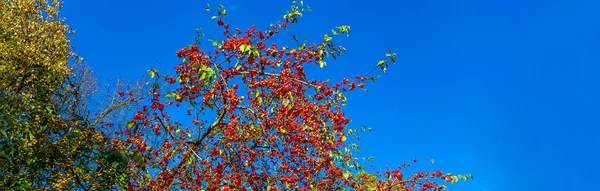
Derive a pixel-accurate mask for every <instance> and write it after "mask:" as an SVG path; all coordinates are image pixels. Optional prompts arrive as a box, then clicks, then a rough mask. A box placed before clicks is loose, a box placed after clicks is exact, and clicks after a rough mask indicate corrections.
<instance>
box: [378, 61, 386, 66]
mask: <svg viewBox="0 0 600 191" xmlns="http://www.w3.org/2000/svg"><path fill="white" fill-rule="evenodd" d="M383 64H385V60H380V61H379V62H378V63H377V66H383Z"/></svg>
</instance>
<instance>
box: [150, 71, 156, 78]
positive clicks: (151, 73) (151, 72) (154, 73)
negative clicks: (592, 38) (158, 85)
mask: <svg viewBox="0 0 600 191" xmlns="http://www.w3.org/2000/svg"><path fill="white" fill-rule="evenodd" d="M155 75H156V72H155V70H154V69H150V78H154V76H155Z"/></svg>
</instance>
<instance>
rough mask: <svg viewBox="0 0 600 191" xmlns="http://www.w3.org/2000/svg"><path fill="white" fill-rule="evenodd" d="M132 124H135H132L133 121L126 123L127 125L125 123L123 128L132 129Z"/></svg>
mask: <svg viewBox="0 0 600 191" xmlns="http://www.w3.org/2000/svg"><path fill="white" fill-rule="evenodd" d="M134 124H135V122H133V121H128V122H127V123H125V126H126V127H127V128H131V127H133V125H134Z"/></svg>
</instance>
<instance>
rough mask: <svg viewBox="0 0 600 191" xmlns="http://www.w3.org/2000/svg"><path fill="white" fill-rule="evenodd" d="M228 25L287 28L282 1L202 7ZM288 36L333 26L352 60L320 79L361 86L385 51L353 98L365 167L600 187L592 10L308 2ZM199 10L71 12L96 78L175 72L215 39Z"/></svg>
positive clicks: (593, 6) (598, 46)
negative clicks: (198, 45) (186, 56)
mask: <svg viewBox="0 0 600 191" xmlns="http://www.w3.org/2000/svg"><path fill="white" fill-rule="evenodd" d="M209 2H210V3H211V4H214V5H216V4H219V3H222V4H223V5H225V6H226V7H228V18H227V21H228V22H230V23H231V24H232V26H233V27H240V28H245V27H248V26H250V25H251V24H257V25H258V26H259V28H262V27H264V26H268V24H269V23H271V22H274V21H276V20H277V19H279V18H281V15H282V13H283V12H284V11H285V10H286V9H287V8H288V7H289V1H286V0H277V1H275V0H272V1H259V0H256V1H249V0H223V1H215V0H211V1H209ZM304 2H305V4H308V5H310V6H311V7H312V8H313V10H314V12H312V13H308V14H306V15H305V17H304V18H303V19H302V20H301V25H298V26H296V27H295V28H294V30H295V31H296V32H297V33H299V34H304V35H307V36H308V37H309V40H311V39H312V40H320V39H321V38H322V35H323V34H324V33H327V32H329V31H330V29H331V28H332V27H333V26H336V25H341V24H346V25H350V26H351V27H352V34H351V36H350V38H347V39H344V38H337V43H342V44H343V45H345V46H346V48H347V49H348V52H347V54H346V55H345V56H343V57H342V58H341V59H339V60H336V61H331V62H329V64H328V67H327V68H326V69H325V70H317V69H314V70H311V72H315V73H316V74H315V76H316V77H319V78H323V79H325V78H330V79H332V80H339V79H341V78H342V77H345V76H349V77H352V76H354V75H356V74H364V73H365V72H366V71H368V70H369V69H370V68H371V67H372V66H373V65H374V64H376V62H377V60H379V59H381V58H382V56H383V54H384V53H385V51H386V50H387V49H388V47H390V48H392V50H394V51H395V52H396V53H398V55H399V59H398V60H399V64H397V65H394V66H392V67H390V68H389V70H388V74H387V75H384V76H383V77H382V78H381V79H380V80H379V81H378V82H377V83H375V84H369V85H368V87H369V89H370V93H368V94H365V93H361V92H355V93H354V94H351V96H349V103H348V107H346V111H347V114H348V116H350V117H351V119H352V123H351V124H352V125H354V126H363V125H368V126H371V127H373V129H374V131H373V132H371V133H368V134H365V135H364V136H363V139H362V140H361V141H360V144H361V145H362V147H361V149H362V151H361V152H360V155H363V156H374V157H375V158H376V161H375V164H376V165H378V167H382V166H384V165H385V164H388V165H390V166H397V165H399V164H401V163H402V162H404V161H407V160H410V159H412V158H413V157H418V158H426V157H430V158H434V159H435V160H436V161H437V162H436V164H435V165H434V166H433V167H431V166H430V165H422V166H419V167H421V168H423V169H424V168H426V167H427V168H429V167H431V168H442V169H443V170H447V171H452V172H457V173H459V172H467V173H472V174H473V175H474V176H475V180H473V181H471V182H468V183H463V182H461V183H460V184H457V185H455V186H453V187H451V188H453V190H467V191H482V190H487V191H504V190H506V191H516V190H525V191H527V190H557V191H559V190H561V191H562V190H595V188H597V184H598V183H600V175H599V174H598V171H599V170H600V139H599V136H600V130H599V127H600V122H599V120H598V119H600V118H599V114H600V77H598V74H599V72H600V65H599V64H600V54H599V53H600V12H599V11H598V8H599V7H600V2H598V1H592V0H590V1H576V0H562V1H559V0H529V1H518V0H480V1H474V0H472V1H468V0H462V1H441V0H438V1H434V0H421V1H415V0H393V1H391V0H390V1H384V0H370V1H348V0H345V1H343V0H327V1H325V0H305V1H304ZM205 3H206V1H204V0H193V1H191V0H188V1H155V0H144V1H140V0H135V1H133V0H132V1H117V0H105V1H74V0H65V9H64V10H63V16H65V17H67V22H68V23H69V24H70V25H71V26H72V27H73V28H74V29H76V30H77V34H76V35H74V36H73V37H72V38H73V40H74V43H75V46H76V47H75V50H76V51H77V53H79V54H80V55H82V56H84V57H85V59H86V60H87V63H88V64H90V65H91V66H92V68H93V69H94V70H95V71H96V73H97V74H99V77H100V82H104V81H105V80H107V79H108V78H109V77H112V78H114V77H121V76H126V77H127V78H129V79H135V78H137V77H140V76H141V75H142V74H143V73H144V72H146V71H147V70H148V69H149V68H152V67H159V66H158V64H157V63H156V61H155V60H159V61H160V62H162V63H163V66H162V67H163V69H165V70H172V66H173V65H174V64H176V63H179V62H180V60H179V59H178V58H177V57H176V55H175V52H176V51H177V50H178V49H179V48H181V47H182V46H184V45H185V44H187V43H192V42H193V40H194V37H195V28H196V27H199V26H201V27H203V28H204V31H205V33H206V34H207V35H208V37H220V36H219V35H218V34H219V33H220V32H221V31H220V30H215V28H214V26H215V25H214V22H215V21H214V20H210V18H209V17H210V16H209V15H207V14H206V13H205V12H204V11H203V8H204V7H205Z"/></svg>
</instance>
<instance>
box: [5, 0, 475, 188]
mask: <svg viewBox="0 0 600 191" xmlns="http://www.w3.org/2000/svg"><path fill="white" fill-rule="evenodd" d="M31 2H38V1H31ZM41 2H45V1H41ZM5 4H6V7H4V6H3V7H2V8H3V9H7V10H8V9H11V8H10V7H9V5H11V4H10V3H4V4H2V5H5ZM47 5H51V4H47ZM30 6H33V4H31V5H30ZM206 10H207V11H208V12H211V13H213V12H215V13H216V15H215V16H213V17H212V20H213V21H214V23H215V27H216V28H217V29H218V30H220V31H222V34H223V36H222V38H221V40H212V41H211V44H209V45H206V44H202V43H201V42H202V40H200V38H203V36H204V34H203V33H202V32H201V31H198V36H197V38H196V43H195V44H192V45H188V46H185V47H184V48H182V49H181V50H179V51H177V52H176V53H175V55H174V56H177V57H179V58H181V59H182V62H181V63H179V64H176V65H174V66H173V67H172V68H173V69H172V70H169V71H162V69H161V71H159V70H157V69H150V70H149V71H148V74H149V75H148V76H147V77H146V78H144V79H143V80H144V82H145V86H136V87H138V88H131V89H115V90H113V91H109V92H110V93H111V94H114V97H112V98H111V99H110V101H111V103H112V104H108V105H107V106H106V107H105V108H104V109H103V110H102V109H101V110H99V112H97V115H83V114H82V113H85V112H87V110H86V109H85V107H83V106H84V105H85V102H83V101H81V100H76V99H78V94H77V92H78V91H71V90H80V91H79V92H81V90H86V88H89V87H91V86H89V85H86V84H85V83H83V82H87V81H89V80H90V79H91V78H75V77H73V76H74V75H72V73H71V72H72V71H71V70H65V69H64V67H65V66H67V65H66V63H67V59H68V58H69V57H70V56H69V55H68V53H70V49H69V47H68V46H67V45H63V44H62V41H58V42H61V44H57V45H56V46H57V48H65V49H64V50H62V51H61V52H64V53H65V56H64V58H63V57H60V60H57V61H56V63H58V64H57V65H52V63H54V62H48V63H44V64H50V65H51V66H54V67H56V68H57V69H56V70H57V71H56V72H57V73H44V74H47V75H49V76H52V77H60V80H59V81H58V82H60V83H58V82H57V83H56V84H54V86H52V89H49V90H48V92H51V94H50V95H51V96H50V97H48V98H46V99H45V100H37V102H35V103H36V104H40V105H43V104H42V103H43V102H44V101H46V102H48V103H51V104H49V105H43V106H44V108H42V109H41V110H40V111H46V110H47V111H48V113H45V114H44V115H41V117H46V118H48V119H53V122H54V123H56V124H53V125H48V124H47V122H44V123H43V124H40V122H39V120H40V119H39V115H35V116H27V117H28V118H27V119H25V120H20V121H17V125H15V124H12V123H8V122H7V121H10V120H13V119H14V118H10V116H7V115H4V114H3V115H0V119H2V120H3V122H4V123H3V124H1V125H2V126H1V127H2V129H0V130H2V132H3V134H7V133H8V134H7V135H4V136H3V137H2V138H0V144H1V145H3V146H5V145H7V147H6V148H11V149H13V150H15V149H21V150H23V149H24V150H25V151H26V152H25V153H24V154H23V153H19V152H17V154H15V151H12V150H10V151H12V153H10V154H11V156H6V157H2V156H0V157H1V158H0V159H2V160H6V161H10V162H14V164H11V165H8V166H0V175H3V177H5V178H8V179H6V180H2V181H0V186H4V187H14V186H16V185H18V186H21V187H22V188H26V189H36V188H38V189H39V188H45V187H46V186H47V185H46V184H50V185H49V186H48V187H49V188H53V189H74V190H104V189H105V190H110V189H121V190H444V189H446V186H445V185H444V183H455V182H456V181H458V180H459V179H464V180H466V179H470V178H472V176H471V175H469V174H467V175H453V174H451V173H444V172H442V171H441V170H437V169H436V170H431V171H421V172H417V173H405V171H404V169H405V168H407V167H410V166H411V165H412V164H414V163H416V162H418V161H417V159H413V160H412V161H410V162H407V163H404V164H402V165H401V166H399V167H397V168H394V169H386V170H384V171H377V170H374V169H368V168H366V165H368V164H366V162H365V161H363V160H362V159H359V158H357V157H355V156H354V154H353V153H354V152H355V151H356V150H357V149H358V145H357V144H356V141H355V140H356V139H357V138H358V136H359V134H360V133H361V132H364V131H369V129H367V128H363V129H360V128H359V129H355V128H350V127H349V126H348V124H349V122H350V119H349V118H348V117H347V116H346V115H345V114H344V112H343V107H344V106H345V103H346V96H345V95H346V94H347V93H350V92H352V91H355V90H361V89H364V88H365V86H367V84H368V83H370V82H375V80H376V79H377V78H378V77H379V75H380V74H381V73H385V72H386V68H387V67H388V66H389V64H391V63H395V62H396V54H395V53H393V52H387V53H382V60H379V59H376V60H374V64H373V70H371V71H358V72H361V73H364V72H366V73H367V74H366V75H351V76H352V77H348V78H343V79H337V80H335V79H334V80H332V81H329V80H322V79H311V78H309V77H308V76H307V71H315V70H317V69H321V70H326V66H327V63H328V62H332V61H333V60H334V59H335V58H337V57H339V56H342V54H343V53H344V52H345V51H346V49H345V48H344V47H343V46H339V45H336V44H334V41H333V40H334V37H335V38H337V37H340V36H349V35H350V31H351V30H350V26H347V25H341V26H336V27H334V28H333V30H331V33H329V34H325V35H324V36H323V40H322V41H319V42H307V41H298V40H297V38H296V34H293V35H292V38H293V39H294V40H295V42H296V43H293V44H292V45H282V44H278V43H277V42H275V40H273V37H275V36H277V35H281V34H285V33H288V32H289V33H291V32H292V31H291V27H293V26H294V24H295V23H297V22H298V21H299V20H300V19H301V17H302V15H303V14H304V13H305V11H310V7H308V6H304V4H303V2H302V1H292V6H291V9H290V10H289V11H288V12H287V13H285V14H284V16H283V19H282V20H280V21H277V22H276V23H274V24H271V25H269V26H252V27H250V28H248V29H239V28H235V27H234V26H230V24H228V23H227V18H226V15H227V12H226V9H225V7H223V6H218V7H217V8H216V9H211V7H210V5H208V7H207V8H206ZM15 14H16V13H15ZM36 14H41V13H38V12H36ZM56 22H57V23H60V22H59V20H57V21H56ZM59 29H60V30H61V31H60V32H61V33H60V34H61V35H64V34H66V32H67V31H66V29H67V26H64V27H59ZM63 30H64V31H63ZM10 35H13V34H12V33H11V34H7V35H5V36H10ZM60 37H63V36H60ZM60 39H61V40H65V41H64V43H67V44H68V43H69V42H68V41H67V40H66V37H63V38H60ZM0 42H4V41H0ZM63 46H65V47H63ZM11 51H12V49H11ZM9 54H13V53H7V55H9ZM23 54H24V53H23ZM38 54H40V55H45V53H38ZM60 55H62V54H60ZM3 56H4V55H3ZM49 56H54V55H52V54H51V55H49ZM5 57H7V56H5ZM5 57H2V58H5ZM11 58H12V57H11ZM9 60H10V59H9ZM50 60H52V59H50ZM2 61H3V63H2V66H3V67H0V69H6V70H9V69H7V68H6V67H4V66H10V67H16V68H18V67H17V66H16V65H14V64H12V61H13V60H10V62H6V63H8V64H5V60H2ZM59 61H60V62H59ZM11 64H12V65H11ZM32 67H33V66H32ZM59 69H60V70H59ZM10 70H12V69H10ZM15 71H17V74H15V75H16V76H23V75H24V74H21V73H18V72H20V70H17V69H15ZM23 71H27V68H25V69H23ZM84 71H87V70H84ZM52 72H55V71H52ZM84 73H85V72H84ZM69 76H71V77H69ZM42 77H43V76H42ZM44 79H46V78H44ZM48 81H50V78H48ZM42 82H45V81H42ZM77 82H81V83H77ZM0 83H3V84H4V83H6V84H9V83H12V82H10V81H8V80H5V79H2V81H0ZM32 83H33V82H32ZM140 88H142V89H140ZM14 91H18V90H14ZM32 94H35V93H32ZM33 97H35V96H33ZM17 98H19V99H20V98H21V97H17ZM17 98H11V99H17ZM59 98H63V99H64V100H66V101H65V102H66V103H70V104H68V105H67V107H65V108H63V107H60V104H58V103H62V102H60V100H61V99H59ZM2 99H3V100H1V101H3V102H6V101H5V100H6V99H5V98H2ZM57 100H58V101H57ZM136 102H143V104H141V105H139V107H135V109H134V110H123V109H124V108H125V107H126V106H130V105H131V104H133V103H136ZM4 105H7V104H4ZM3 108H4V107H0V109H3ZM6 108H8V106H6ZM61 108H63V109H61ZM128 108H131V107H128ZM71 109H78V110H77V112H69V111H72V110H71ZM119 109H121V110H119ZM11 111H13V110H11ZM36 111H37V110H36ZM126 111H131V113H130V114H131V115H129V116H128V115H124V113H123V112H126ZM13 112H22V113H26V112H28V111H16V110H14V111H13ZM117 112H120V113H118V114H116V113H117ZM67 114H68V115H67ZM110 114H113V115H110ZM15 115H16V114H15ZM109 115H110V116H111V117H107V116H109ZM65 116H67V117H65ZM46 118H44V120H46ZM10 122H13V121H10ZM30 124H35V125H33V126H31V125H30ZM47 126H49V127H51V128H53V129H55V130H45V129H46V127H47ZM27 127H34V130H33V131H31V129H30V128H29V129H27ZM61 128H62V129H61ZM25 130H27V131H25ZM19 131H24V132H29V131H31V132H32V133H30V134H31V135H29V134H25V135H21V134H19ZM23 136H24V137H23ZM19 141H20V142H19ZM32 141H33V142H32ZM40 141H45V142H41V143H40ZM40 145H41V146H43V147H40V148H43V149H52V150H51V151H52V152H51V153H50V152H43V150H36V148H37V147H39V146H40ZM5 150H6V149H5ZM8 151H9V150H7V151H4V150H2V152H8ZM0 154H2V153H0ZM18 156H25V157H29V158H33V160H29V159H27V158H25V159H23V160H21V159H17V158H18ZM49 157H54V158H57V157H59V158H58V159H60V160H57V161H53V160H50V159H49ZM23 169H33V171H32V170H29V171H27V170H25V171H23ZM35 171H38V172H40V173H36V172H35ZM62 174H64V176H62ZM59 175H61V176H59ZM32 177H33V178H34V179H35V178H36V177H38V178H39V177H48V178H45V179H44V178H39V180H37V179H35V180H36V181H38V182H35V181H34V182H33V184H39V185H36V186H32V187H27V186H25V185H27V184H30V183H31V182H28V181H27V180H25V179H27V178H32ZM9 179H10V181H9ZM17 180H18V181H23V182H20V183H19V184H15V183H11V181H17Z"/></svg>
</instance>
